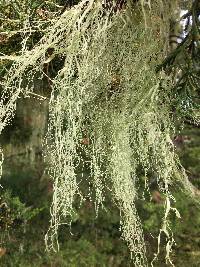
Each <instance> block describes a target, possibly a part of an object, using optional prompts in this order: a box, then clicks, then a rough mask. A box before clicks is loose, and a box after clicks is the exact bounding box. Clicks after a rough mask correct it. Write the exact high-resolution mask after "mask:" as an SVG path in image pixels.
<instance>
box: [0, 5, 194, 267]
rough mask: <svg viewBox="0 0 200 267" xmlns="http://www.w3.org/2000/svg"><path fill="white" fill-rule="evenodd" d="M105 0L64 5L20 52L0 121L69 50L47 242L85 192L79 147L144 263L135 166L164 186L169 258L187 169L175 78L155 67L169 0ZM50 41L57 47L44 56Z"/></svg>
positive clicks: (58, 80) (58, 89)
mask: <svg viewBox="0 0 200 267" xmlns="http://www.w3.org/2000/svg"><path fill="white" fill-rule="evenodd" d="M102 2H104V1H92V0H90V1H86V0H83V1H81V2H80V4H79V5H76V6H74V7H73V8H71V9H69V10H67V11H65V12H64V13H63V14H62V15H61V16H60V17H59V18H58V19H57V20H56V21H54V22H53V23H52V25H51V26H50V27H49V28H48V29H47V31H46V34H45V35H44V37H43V38H42V39H41V41H40V42H39V43H38V44H37V45H36V46H35V47H34V48H33V49H32V50H30V51H28V50H24V51H22V53H21V55H19V56H18V57H16V58H15V61H14V63H13V64H12V66H11V69H10V70H9V73H8V74H7V75H6V77H5V80H4V83H3V87H4V91H3V93H2V98H1V103H0V105H1V106H0V108H1V114H0V119H1V124H0V126H1V129H3V128H4V127H5V126H6V124H8V122H9V120H10V119H11V118H12V117H13V114H14V111H15V108H16V100H17V99H18V97H19V96H20V95H21V94H22V93H23V94H25V95H28V94H29V93H30V92H33V90H34V84H33V77H34V76H35V75H37V77H42V75H43V65H44V63H45V64H46V63H47V62H50V61H51V60H52V59H53V58H54V57H55V56H62V57H63V58H64V59H65V62H64V66H63V67H61V68H60V70H59V72H58V73H57V76H56V77H55V78H53V79H51V84H52V93H51V98H50V101H49V125H48V132H47V136H46V139H45V145H44V150H45V153H44V154H45V159H46V161H47V163H48V164H49V174H50V176H51V178H52V180H53V192H54V193H53V201H52V206H51V222H50V228H49V231H48V233H47V235H46V239H45V240H46V245H47V247H48V248H49V249H51V248H53V249H56V246H55V245H58V241H57V233H58V229H59V226H60V225H61V224H64V223H70V217H71V216H72V215H73V214H74V212H75V210H74V200H75V198H76V196H77V195H78V196H80V197H81V199H84V197H85V196H84V194H83V193H82V192H81V189H80V187H79V181H78V180H77V168H78V166H80V164H82V166H84V165H85V164H86V163H85V158H84V154H83V153H81V152H80V151H82V150H84V151H85V153H86V154H87V161H89V165H90V176H89V177H88V179H87V181H86V182H87V183H88V185H89V184H92V185H93V188H94V192H91V195H93V194H95V199H94V202H95V207H96V212H97V213H98V209H99V208H101V206H102V205H103V202H104V199H105V197H106V195H105V187H108V188H109V189H110V191H111V192H112V198H113V201H114V203H116V205H117V206H118V207H119V210H120V216H121V221H120V225H121V227H120V230H121V233H122V237H123V238H124V240H125V241H126V242H127V244H128V246H129V249H130V251H131V254H132V258H133V261H134V263H135V266H137V267H144V266H147V259H146V249H145V242H144V237H143V230H142V225H141V222H140V218H139V216H138V213H137V209H136V205H135V200H136V199H137V187H136V182H137V180H138V179H139V178H140V176H139V174H138V169H140V171H141V170H142V171H143V172H144V173H145V179H146V183H145V184H146V187H148V179H149V178H148V177H149V175H150V173H154V176H155V177H156V179H157V183H158V186H159V188H160V191H161V192H162V193H163V194H164V195H165V215H164V218H163V225H162V227H161V230H160V235H159V238H158V243H159V240H160V236H161V234H164V235H165V236H166V237H167V239H168V242H167V245H166V251H167V253H166V260H167V261H169V262H171V261H170V258H169V253H170V251H171V246H172V244H173V236H172V235H171V231H170V227H169V222H168V217H169V214H170V213H171V212H175V213H176V215H179V214H178V211H177V210H176V209H175V208H174V207H173V202H174V199H173V196H172V195H171V193H170V185H172V184H173V183H174V182H175V180H176V178H177V177H180V176H181V167H180V164H179V162H178V159H177V157H176V156H175V154H174V147H173V143H172V141H171V138H170V136H171V134H172V133H173V128H174V127H173V122H172V117H171V114H170V95H171V84H170V79H169V77H167V76H166V75H165V74H164V73H160V74H157V73H156V71H155V65H156V64H157V63H158V62H160V60H161V59H162V55H163V54H164V53H165V52H166V45H165V32H166V31H167V27H166V23H167V17H163V18H162V19H161V16H160V13H161V12H162V11H163V10H164V9H165V4H164V3H163V2H162V1H153V2H154V3H151V2H150V1H147V2H148V3H146V4H145V1H141V2H140V3H138V4H137V5H136V4H134V5H133V4H132V1H127V4H126V5H122V6H120V8H121V9H120V10H119V9H116V8H115V7H116V6H115V5H116V3H113V4H112V5H111V6H110V7H109V8H108V7H107V6H106V5H105V3H104V4H103V3H102ZM114 2H115V1H114ZM163 47H164V49H163ZM49 49H51V51H52V53H51V56H50V57H49V58H47V54H48V53H47V52H48V51H49ZM161 51H163V52H162V53H161ZM50 78H51V77H49V79H50ZM87 164H88V162H87ZM181 177H183V178H184V179H183V178H182V185H184V186H185V188H188V190H190V191H192V189H191V187H190V184H189V182H188V181H187V177H186V176H185V175H184V174H183V175H182V176H181ZM177 179H178V180H179V181H181V179H180V178H177ZM158 252H159V250H158Z"/></svg>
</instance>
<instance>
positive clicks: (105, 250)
mask: <svg viewBox="0 0 200 267" xmlns="http://www.w3.org/2000/svg"><path fill="white" fill-rule="evenodd" d="M65 2H66V1H64V0H63V1H61V0H60V1H59V0H50V1H43V0H12V1H8V0H0V53H1V55H4V54H6V55H11V56H12V55H15V54H17V52H18V51H19V50H20V49H21V46H22V40H23V37H24V32H21V31H20V29H21V28H22V26H24V25H25V24H26V18H27V14H29V23H32V28H35V31H33V32H31V33H30V36H29V42H28V45H29V46H30V48H31V47H33V46H34V44H35V43H37V41H38V40H39V39H40V37H41V36H42V28H41V27H40V29H39V30H38V26H37V21H40V22H42V21H44V29H45V27H47V25H48V23H49V22H48V21H50V20H52V19H53V17H54V16H55V15H57V14H59V13H62V12H63V11H64V10H65V9H66V8H70V5H72V4H75V3H76V1H71V3H70V1H68V5H65ZM77 2H78V1H77ZM172 2H173V1H172ZM191 2H192V1H182V8H183V9H184V7H186V6H187V5H188V4H191ZM177 16H178V15H177ZM40 25H41V23H40ZM172 25H173V21H172ZM173 30H174V31H175V29H173ZM27 31H28V26H27ZM177 31H178V34H180V28H179V29H178V30H177ZM176 42H177V37H176V34H173V39H172V38H171V43H175V45H177V43H176ZM199 63H200V60H199ZM9 64H10V61H9V60H2V61H0V78H1V77H3V75H4V72H5V70H6V68H9ZM56 64H59V60H57V61H56V62H54V63H53V64H52V62H50V63H49V64H46V66H45V68H46V71H47V72H51V75H55V73H56ZM37 93H38V94H41V95H43V96H44V97H46V99H38V98H37V97H35V98H34V97H31V98H20V99H19V100H18V103H17V113H16V116H15V117H14V119H13V121H12V122H11V123H10V125H9V126H7V127H6V128H5V130H4V131H3V133H2V135H1V137H0V139H1V144H2V146H3V150H4V154H5V160H4V164H3V177H2V179H1V185H2V187H1V188H0V191H1V192H0V266H2V267H3V266H5V267H18V266H19V267H29V266H30V267H34V266H35V267H40V266H41V267H42V266H43V267H48V266H49V267H50V266H51V267H64V266H67V267H93V266H101V267H109V266H113V267H118V266H121V267H129V266H132V264H131V261H130V255H129V254H130V253H129V251H128V248H127V246H126V244H125V243H124V242H123V241H122V240H121V239H120V233H119V231H118V229H119V212H118V210H117V209H116V208H115V207H114V206H113V204H111V202H109V201H107V203H106V209H107V210H106V212H101V211H100V213H99V216H98V218H96V214H95V211H94V207H93V204H92V203H91V202H90V201H89V200H88V201H86V202H85V203H84V204H82V206H81V207H80V212H79V214H78V215H76V216H74V218H73V223H72V227H71V229H69V227H68V226H67V225H66V226H62V229H61V230H60V233H59V241H60V251H59V252H57V253H47V251H45V244H44V235H45V233H46V231H47V229H48V226H49V220H50V215H49V207H50V204H51V197H52V182H51V180H50V179H49V177H48V175H47V174H46V173H45V171H44V170H45V164H44V162H43V157H42V140H43V137H44V135H45V131H46V127H47V120H48V97H49V94H50V87H49V81H48V80H44V81H38V84H37ZM173 139H174V143H175V145H176V149H177V153H178V154H179V156H180V159H181V163H182V164H183V166H184V167H185V169H186V172H187V174H188V176H189V178H190V180H191V182H192V183H193V184H194V185H195V186H196V188H197V190H198V189H200V127H199V125H197V124H192V123H189V122H188V123H185V125H184V127H182V126H181V127H179V128H178V130H177V135H176V136H174V137H173ZM85 175H87V173H86V174H85ZM138 186H139V185H138ZM152 196H153V197H152V202H151V203H150V204H149V203H148V204H147V203H146V202H145V200H144V199H143V198H142V197H141V199H140V201H139V200H138V207H139V211H140V217H141V218H142V221H143V225H144V231H145V239H146V241H147V248H148V253H149V255H150V258H152V255H153V253H155V251H156V245H157V241H156V236H157V234H158V229H159V225H160V222H161V217H162V205H163V199H162V195H161V194H160V193H159V192H158V191H157V190H156V189H154V188H153V186H152ZM174 196H175V198H176V200H177V208H178V210H179V211H180V214H181V219H176V218H175V217H174V218H171V228H172V231H173V232H174V238H175V240H176V243H177V245H176V246H175V247H174V252H173V260H174V263H175V265H176V266H177V267H179V266H182V267H184V266H188V265H190V266H191V267H192V266H193V267H198V266H200V209H199V208H198V207H197V206H196V205H195V204H194V203H193V202H192V200H191V199H189V198H188V199H187V197H186V196H185V195H184V194H181V193H180V192H178V193H177V192H174ZM108 199H109V198H108ZM77 208H79V207H78V204H77ZM149 232H150V233H151V235H150V234H147V233H149ZM163 253H164V252H163ZM156 266H160V267H161V266H166V265H165V263H164V260H163V259H162V256H161V257H160V258H159V262H158V263H157V265H156Z"/></svg>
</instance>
